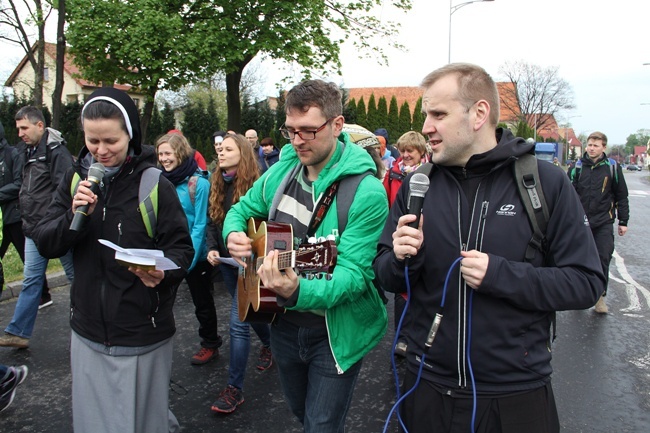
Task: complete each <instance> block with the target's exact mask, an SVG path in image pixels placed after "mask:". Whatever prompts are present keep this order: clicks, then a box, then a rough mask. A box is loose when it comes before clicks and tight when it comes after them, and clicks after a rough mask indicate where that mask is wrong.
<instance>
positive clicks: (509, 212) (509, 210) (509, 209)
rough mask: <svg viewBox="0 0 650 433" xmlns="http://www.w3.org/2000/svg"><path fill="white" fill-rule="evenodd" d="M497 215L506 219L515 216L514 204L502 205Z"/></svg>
mask: <svg viewBox="0 0 650 433" xmlns="http://www.w3.org/2000/svg"><path fill="white" fill-rule="evenodd" d="M497 215H501V216H508V217H511V216H515V215H517V212H516V211H515V205H514V204H504V205H502V206H501V207H500V208H499V210H498V211H497Z"/></svg>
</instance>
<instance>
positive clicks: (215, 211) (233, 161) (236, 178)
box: [208, 134, 273, 413]
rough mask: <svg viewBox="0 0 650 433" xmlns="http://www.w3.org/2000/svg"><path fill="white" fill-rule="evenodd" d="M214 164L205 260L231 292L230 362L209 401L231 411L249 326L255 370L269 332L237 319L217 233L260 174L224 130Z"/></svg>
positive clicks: (265, 360) (268, 359)
mask: <svg viewBox="0 0 650 433" xmlns="http://www.w3.org/2000/svg"><path fill="white" fill-rule="evenodd" d="M217 157H218V158H217V168H216V170H215V172H214V173H212V177H211V181H210V223H209V226H208V261H209V262H210V264H212V265H213V266H217V265H218V266H219V269H220V271H221V274H222V276H223V280H224V283H225V285H226V288H227V289H228V292H229V293H230V295H231V296H232V306H231V308H230V364H229V366H228V385H227V386H226V388H225V389H224V390H223V391H221V393H220V394H219V397H218V398H217V400H216V401H215V402H214V403H213V404H212V410H213V411H215V412H221V413H231V412H233V411H234V410H235V409H237V406H239V405H240V404H242V403H243V402H244V394H243V388H244V377H245V374H246V363H247V360H248V353H249V351H250V328H251V327H252V328H253V330H254V331H255V333H256V334H257V335H258V337H259V338H260V340H261V341H262V348H261V350H260V356H259V359H258V363H257V368H258V370H266V369H268V368H269V367H271V364H272V363H273V359H272V356H271V348H270V345H271V334H270V328H269V326H268V325H267V324H264V323H251V324H249V323H244V322H241V321H240V320H239V313H238V309H237V275H238V269H237V268H236V267H233V266H230V265H228V264H226V263H221V260H220V259H221V258H222V257H230V254H228V248H227V246H226V245H225V243H224V240H223V236H222V234H221V231H222V228H223V221H224V219H225V218H226V214H227V213H228V210H229V209H230V207H231V206H232V205H233V204H234V203H237V202H238V201H239V199H240V197H242V196H243V195H244V194H246V192H247V191H248V190H249V189H250V187H251V186H252V185H253V182H255V180H257V178H258V177H259V176H260V173H259V166H258V164H257V161H258V158H257V155H256V154H255V152H254V151H253V148H252V146H251V145H250V144H249V143H248V141H247V140H246V138H245V137H244V136H242V135H239V134H227V135H226V136H225V138H224V140H223V142H221V143H220V145H219V146H218V147H217Z"/></svg>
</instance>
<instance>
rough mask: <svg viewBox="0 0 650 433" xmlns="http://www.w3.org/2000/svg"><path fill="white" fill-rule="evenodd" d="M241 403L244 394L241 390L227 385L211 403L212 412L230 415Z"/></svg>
mask: <svg viewBox="0 0 650 433" xmlns="http://www.w3.org/2000/svg"><path fill="white" fill-rule="evenodd" d="M243 402H244V394H243V393H242V392H241V390H240V389H238V388H235V387H234V386H232V385H228V386H227V387H226V389H224V390H223V391H221V394H219V398H217V401H215V402H214V403H212V410H213V411H214V412H220V413H232V412H234V411H235V409H237V406H239V405H240V404H242V403H243Z"/></svg>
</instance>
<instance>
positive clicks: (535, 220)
mask: <svg viewBox="0 0 650 433" xmlns="http://www.w3.org/2000/svg"><path fill="white" fill-rule="evenodd" d="M514 170H515V180H516V183H517V189H518V190H519V196H520V197H521V200H522V201H523V203H524V207H525V209H526V213H527V214H528V219H529V221H530V224H531V226H532V228H533V237H532V238H531V239H530V241H529V242H528V248H526V261H528V262H530V261H532V260H533V259H534V258H535V250H537V251H539V252H541V253H542V254H546V252H547V245H546V228H547V226H548V220H549V214H548V206H547V204H546V198H545V197H544V191H542V185H541V183H540V180H539V169H538V166H537V158H535V156H533V155H531V154H525V155H522V156H521V157H519V158H518V159H517V160H516V161H515V163H514Z"/></svg>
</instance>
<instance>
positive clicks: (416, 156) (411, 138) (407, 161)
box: [384, 131, 427, 206]
mask: <svg viewBox="0 0 650 433" xmlns="http://www.w3.org/2000/svg"><path fill="white" fill-rule="evenodd" d="M396 146H397V149H398V150H399V153H400V155H401V156H400V157H399V158H398V159H397V160H396V161H395V162H393V165H392V166H391V167H390V169H389V171H388V173H387V174H386V176H385V177H384V188H386V194H388V205H389V206H390V205H392V204H393V201H394V200H395V196H396V195H397V190H398V189H399V187H400V186H401V185H402V181H403V180H404V178H405V177H406V175H407V174H409V173H410V172H412V171H415V170H417V168H418V167H419V166H420V165H422V164H423V163H425V162H427V158H426V154H427V144H426V141H425V140H424V137H423V136H422V134H420V133H419V132H415V131H409V132H407V133H406V134H404V135H402V136H401V137H400V138H399V140H397V143H396Z"/></svg>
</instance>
